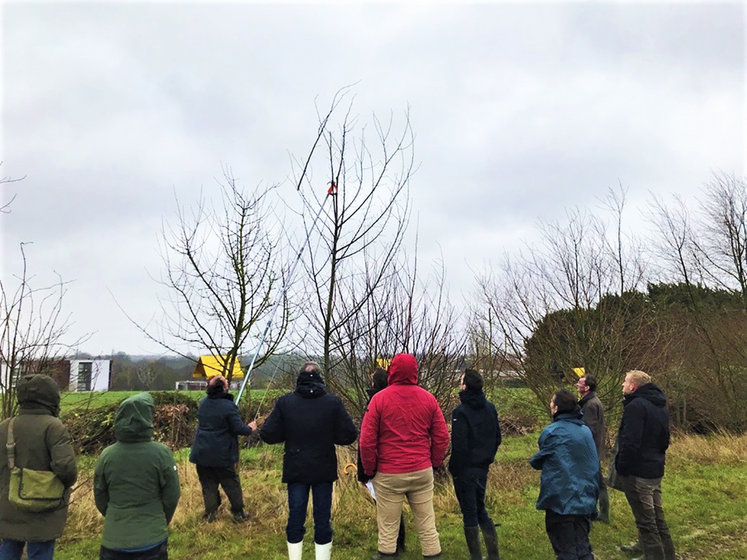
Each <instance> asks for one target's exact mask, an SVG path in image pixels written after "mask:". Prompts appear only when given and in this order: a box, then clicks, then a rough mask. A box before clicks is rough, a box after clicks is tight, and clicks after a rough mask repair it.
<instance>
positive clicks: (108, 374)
mask: <svg viewBox="0 0 747 560" xmlns="http://www.w3.org/2000/svg"><path fill="white" fill-rule="evenodd" d="M111 384H112V361H111V360H70V385H68V391H77V392H82V391H108V390H109V388H110V387H111Z"/></svg>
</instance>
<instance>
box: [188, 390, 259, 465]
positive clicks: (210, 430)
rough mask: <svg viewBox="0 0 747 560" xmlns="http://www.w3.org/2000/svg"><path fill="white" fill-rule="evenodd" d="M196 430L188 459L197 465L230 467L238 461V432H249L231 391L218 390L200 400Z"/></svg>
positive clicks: (239, 434) (246, 433) (245, 434)
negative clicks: (222, 391)
mask: <svg viewBox="0 0 747 560" xmlns="http://www.w3.org/2000/svg"><path fill="white" fill-rule="evenodd" d="M197 419H198V424H197V432H196V433H195V440H194V443H193V444H192V451H191V452H190V454H189V460H190V461H191V462H192V463H195V464H196V465H200V466H201V467H232V466H234V465H235V464H236V463H238V462H239V438H238V436H248V435H251V433H252V429H251V428H250V427H249V426H247V425H246V424H244V421H243V420H242V419H241V415H240V414H239V409H238V407H237V406H236V405H235V404H234V402H233V395H231V394H229V393H218V394H217V395H208V396H207V397H205V398H203V399H202V400H201V401H200V407H199V408H198V409H197Z"/></svg>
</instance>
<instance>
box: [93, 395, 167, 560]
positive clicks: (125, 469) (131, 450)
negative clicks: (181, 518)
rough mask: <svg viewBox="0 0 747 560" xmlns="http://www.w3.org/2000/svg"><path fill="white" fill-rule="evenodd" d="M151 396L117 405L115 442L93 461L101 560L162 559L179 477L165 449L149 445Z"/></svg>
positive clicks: (150, 436) (165, 548) (151, 432)
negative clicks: (100, 520) (101, 521)
mask: <svg viewBox="0 0 747 560" xmlns="http://www.w3.org/2000/svg"><path fill="white" fill-rule="evenodd" d="M153 408H154V406H153V397H151V396H150V395H149V394H148V393H140V394H139V395H134V396H132V397H130V398H128V399H125V400H124V401H122V404H121V405H120V406H119V410H117V415H116V416H115V418H114V435H115V437H116V438H117V443H115V444H114V445H110V446H109V447H107V448H106V449H104V451H103V452H102V453H101V457H99V460H98V461H97V463H96V472H95V475H94V481H93V493H94V498H95V500H96V507H97V508H98V510H99V511H100V512H101V514H102V515H103V516H104V535H103V538H102V539H101V555H100V558H101V560H124V559H128V560H134V559H137V560H166V559H167V558H168V538H169V530H168V525H169V523H170V522H171V519H172V517H174V512H175V511H176V504H177V503H178V502H179V495H180V490H179V475H178V473H177V470H176V464H175V463H174V457H173V455H172V454H171V451H170V450H169V448H168V447H166V446H165V445H163V444H161V443H156V442H154V441H153Z"/></svg>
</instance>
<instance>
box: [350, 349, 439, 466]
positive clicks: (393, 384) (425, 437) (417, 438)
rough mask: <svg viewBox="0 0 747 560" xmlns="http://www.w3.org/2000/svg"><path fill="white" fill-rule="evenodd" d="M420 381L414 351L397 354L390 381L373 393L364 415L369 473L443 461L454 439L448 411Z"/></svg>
mask: <svg viewBox="0 0 747 560" xmlns="http://www.w3.org/2000/svg"><path fill="white" fill-rule="evenodd" d="M417 382H418V364H417V362H416V361H415V357H414V356H411V355H410V354H397V355H396V356H395V357H394V359H393V360H392V364H391V365H390V366H389V386H388V387H387V388H386V389H383V390H382V391H379V392H378V393H376V394H375V395H374V397H373V398H372V399H371V402H370V403H369V405H368V410H367V411H366V414H365V416H364V417H363V425H362V426H361V439H360V454H361V460H362V461H363V468H364V470H365V471H366V474H368V475H370V476H373V474H374V473H375V472H377V471H378V472H382V473H385V474H397V473H408V472H415V471H419V470H423V469H427V468H429V467H439V466H440V465H441V463H443V460H444V455H445V454H446V447H447V446H448V445H449V431H448V430H447V429H446V422H445V421H444V415H443V413H442V412H441V408H440V407H439V406H438V402H437V401H436V398H435V397H434V396H433V395H431V394H430V393H429V392H428V391H426V390H425V389H423V388H422V387H418V386H417Z"/></svg>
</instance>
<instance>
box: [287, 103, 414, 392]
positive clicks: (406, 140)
mask: <svg viewBox="0 0 747 560" xmlns="http://www.w3.org/2000/svg"><path fill="white" fill-rule="evenodd" d="M344 99H345V92H341V93H340V94H338V96H336V97H335V99H334V100H333V103H332V107H331V109H330V110H329V111H328V112H327V113H326V114H325V115H323V116H321V117H320V119H319V122H320V127H319V132H320V135H319V136H318V140H321V142H320V144H321V145H323V146H324V148H325V150H324V153H322V151H321V150H317V144H315V145H314V149H312V152H311V154H310V155H309V158H308V159H307V160H306V161H305V163H304V165H303V166H302V178H301V180H300V181H299V185H301V183H303V182H304V177H303V175H305V174H306V173H307V171H309V173H308V175H306V177H305V182H307V183H308V185H307V187H306V188H304V189H303V191H302V194H303V192H304V191H308V192H310V193H312V196H309V197H305V198H304V206H305V209H306V210H309V211H313V210H314V209H316V208H317V207H318V206H319V205H321V204H322V203H323V201H322V199H321V197H320V193H318V192H317V191H316V190H314V189H313V186H312V180H311V178H312V174H311V173H310V170H311V166H312V165H313V163H314V162H316V163H317V164H318V165H319V166H321V167H322V168H324V169H326V170H328V171H327V173H329V175H328V177H329V179H328V180H329V183H330V184H331V186H332V188H333V189H334V192H335V193H336V194H334V195H333V196H332V200H331V207H329V208H325V212H324V214H323V215H322V217H321V218H320V219H319V220H318V221H317V222H315V223H312V222H311V221H310V220H309V218H308V216H309V212H307V211H305V212H304V220H305V230H306V234H307V239H311V238H317V239H320V241H319V244H320V245H321V247H320V248H319V249H318V250H312V251H310V252H309V257H308V259H306V261H305V266H306V272H307V278H308V291H309V293H310V296H309V297H308V298H306V299H305V300H304V302H305V304H304V305H303V313H304V316H305V319H306V323H307V324H308V332H307V333H306V346H307V347H308V348H310V351H309V353H310V354H317V353H318V355H319V356H320V357H321V361H322V364H323V369H324V372H325V376H326V379H325V381H326V382H327V383H330V382H331V381H332V378H333V377H334V376H335V375H338V374H340V377H341V378H344V377H345V375H344V372H337V373H334V374H333V372H335V370H336V368H337V367H338V366H339V365H341V364H343V362H345V361H346V359H345V356H346V355H347V353H348V349H349V348H350V347H352V346H355V345H356V344H357V342H358V341H357V340H354V339H351V338H350V337H351V336H353V334H352V331H351V329H350V325H351V324H352V323H351V321H352V322H355V321H356V319H357V316H358V314H359V313H362V312H364V311H365V310H366V309H367V308H368V311H370V310H371V309H370V307H369V306H368V304H369V303H371V302H373V301H376V300H377V298H378V297H379V294H380V293H381V294H386V292H387V291H388V290H389V289H390V287H389V286H388V283H389V279H390V278H391V274H392V272H393V268H394V264H395V262H396V256H397V252H398V250H399V249H400V247H401V245H402V240H403V236H404V234H405V231H406V228H407V224H408V221H409V212H410V206H409V204H410V201H409V194H408V185H409V180H410V175H411V173H412V171H413V138H414V135H413V133H412V129H411V127H410V122H409V116H408V114H407V112H406V113H405V114H404V116H403V123H402V124H401V125H400V127H399V128H398V129H396V130H395V123H394V117H393V116H390V119H389V121H388V122H381V121H380V120H378V119H377V118H376V117H375V116H374V117H373V119H372V125H373V129H374V131H375V136H376V140H375V145H373V147H372V145H371V144H370V143H369V141H368V139H367V137H366V128H365V127H359V125H358V119H357V118H355V117H353V115H352V103H351V104H350V106H349V107H348V110H347V112H346V113H345V114H344V116H343V118H342V121H341V123H340V124H339V126H338V127H337V128H336V129H335V128H333V120H332V117H333V115H334V114H335V113H336V111H337V110H338V109H339V105H340V104H341V102H342V101H343V100H344ZM315 150H316V151H315ZM299 168H301V166H300V165H299ZM312 215H313V214H312ZM364 333H365V330H364V331H357V330H356V331H355V336H363V335H364ZM348 362H349V360H348ZM348 367H351V364H349V363H348Z"/></svg>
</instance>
